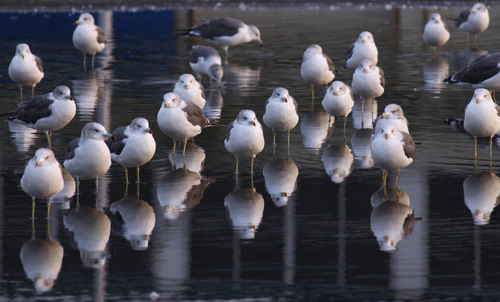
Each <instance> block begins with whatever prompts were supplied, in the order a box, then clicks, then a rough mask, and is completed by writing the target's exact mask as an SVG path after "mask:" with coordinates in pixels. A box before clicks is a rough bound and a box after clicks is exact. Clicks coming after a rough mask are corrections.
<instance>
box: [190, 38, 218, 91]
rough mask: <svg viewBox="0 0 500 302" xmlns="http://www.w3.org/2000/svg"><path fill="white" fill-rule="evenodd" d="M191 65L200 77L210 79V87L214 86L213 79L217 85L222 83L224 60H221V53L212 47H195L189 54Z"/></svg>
mask: <svg viewBox="0 0 500 302" xmlns="http://www.w3.org/2000/svg"><path fill="white" fill-rule="evenodd" d="M189 65H190V66H191V68H192V69H193V70H194V72H196V73H197V74H198V76H199V77H200V82H201V77H202V76H208V77H209V78H210V85H212V79H214V80H216V81H217V83H219V85H220V83H221V81H222V75H223V74H224V71H223V70H222V60H221V58H220V55H219V52H218V51H217V50H215V49H214V48H213V47H210V46H203V45H198V46H193V49H192V50H191V52H190V53H189Z"/></svg>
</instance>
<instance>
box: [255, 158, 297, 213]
mask: <svg viewBox="0 0 500 302" xmlns="http://www.w3.org/2000/svg"><path fill="white" fill-rule="evenodd" d="M262 173H263V174H264V181H265V183H266V189H267V192H268V193H269V195H271V198H272V199H273V202H274V204H275V205H276V206H277V207H283V206H286V205H287V204H288V199H289V198H290V196H292V194H293V192H294V191H295V190H296V189H297V177H298V176H299V168H297V165H296V164H295V163H294V162H293V160H291V159H274V160H272V161H269V162H267V163H266V165H265V166H264V169H263V171H262Z"/></svg>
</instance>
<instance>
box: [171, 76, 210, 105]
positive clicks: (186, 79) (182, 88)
mask: <svg viewBox="0 0 500 302" xmlns="http://www.w3.org/2000/svg"><path fill="white" fill-rule="evenodd" d="M174 93H176V94H177V95H178V96H179V97H180V98H181V100H183V101H184V102H186V103H193V104H195V105H196V106H198V107H200V108H201V109H203V107H205V104H206V102H207V101H206V100H205V93H204V92H203V86H202V85H201V84H200V82H198V81H197V80H196V79H195V78H194V76H193V75H192V74H190V73H185V74H183V75H181V76H180V77H179V80H177V82H176V83H175V85H174Z"/></svg>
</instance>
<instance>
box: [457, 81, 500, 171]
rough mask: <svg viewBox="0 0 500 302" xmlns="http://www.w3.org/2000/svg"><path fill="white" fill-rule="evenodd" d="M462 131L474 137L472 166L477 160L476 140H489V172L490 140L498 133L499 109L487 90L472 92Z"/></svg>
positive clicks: (499, 127) (499, 130) (466, 108)
mask: <svg viewBox="0 0 500 302" xmlns="http://www.w3.org/2000/svg"><path fill="white" fill-rule="evenodd" d="M464 129H465V131H467V132H468V133H469V134H470V135H472V136H473V137H474V164H475V162H476V161H475V159H476V158H477V138H478V137H489V138H490V170H491V168H492V166H491V165H492V163H491V160H492V157H493V155H492V140H493V136H494V135H495V134H497V133H498V132H500V107H499V106H498V105H497V104H496V103H495V102H493V100H492V98H491V95H490V92H489V91H488V90H486V89H483V88H479V89H476V90H475V91H474V96H473V97H472V99H471V101H470V102H469V104H468V105H467V106H466V107H465V116H464ZM474 167H475V165H474Z"/></svg>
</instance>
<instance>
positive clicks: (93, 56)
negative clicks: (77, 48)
mask: <svg viewBox="0 0 500 302" xmlns="http://www.w3.org/2000/svg"><path fill="white" fill-rule="evenodd" d="M94 59H95V54H93V55H92V70H94Z"/></svg>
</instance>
